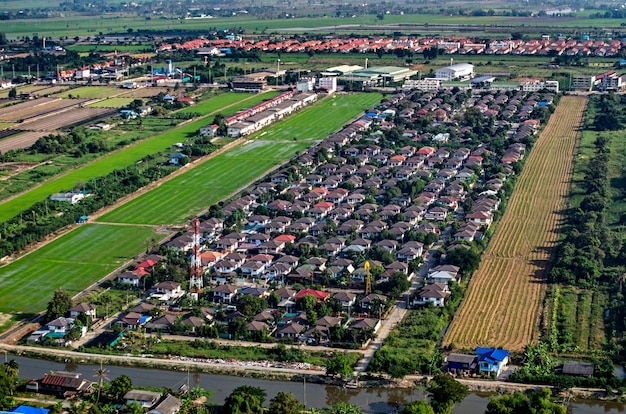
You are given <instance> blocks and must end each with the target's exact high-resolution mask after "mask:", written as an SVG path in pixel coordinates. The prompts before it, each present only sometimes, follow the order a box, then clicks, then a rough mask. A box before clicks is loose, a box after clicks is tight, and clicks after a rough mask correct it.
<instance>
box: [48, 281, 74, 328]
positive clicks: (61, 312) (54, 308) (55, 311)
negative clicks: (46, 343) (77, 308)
mask: <svg viewBox="0 0 626 414" xmlns="http://www.w3.org/2000/svg"><path fill="white" fill-rule="evenodd" d="M71 307H72V298H71V297H70V295H69V294H68V293H67V292H66V291H65V290H63V289H60V288H59V289H57V290H55V291H54V295H53V296H52V299H51V300H50V302H48V311H47V312H46V320H47V321H51V320H54V319H56V318H58V317H61V316H65V315H66V314H67V313H68V312H69V311H70V308H71Z"/></svg>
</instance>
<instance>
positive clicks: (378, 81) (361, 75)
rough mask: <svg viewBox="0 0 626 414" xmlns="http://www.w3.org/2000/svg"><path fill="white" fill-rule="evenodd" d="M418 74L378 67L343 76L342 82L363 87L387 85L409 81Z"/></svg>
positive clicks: (391, 67)
mask: <svg viewBox="0 0 626 414" xmlns="http://www.w3.org/2000/svg"><path fill="white" fill-rule="evenodd" d="M416 74H417V71H416V70H411V69H408V68H402V67H396V66H377V67H371V68H367V69H360V70H356V71H354V72H352V73H350V74H348V75H342V76H340V77H339V79H340V80H343V81H347V82H362V83H363V85H368V86H373V85H385V84H388V83H393V82H400V81H402V80H405V79H409V78H410V77H411V76H414V75H416Z"/></svg>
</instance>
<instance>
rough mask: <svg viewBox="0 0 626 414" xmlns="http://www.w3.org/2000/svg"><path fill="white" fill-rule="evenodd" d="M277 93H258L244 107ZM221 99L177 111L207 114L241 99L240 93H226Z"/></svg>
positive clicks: (210, 100) (230, 111)
mask: <svg viewBox="0 0 626 414" xmlns="http://www.w3.org/2000/svg"><path fill="white" fill-rule="evenodd" d="M276 95H278V92H276V91H268V92H264V93H262V94H260V95H257V96H256V97H255V98H254V99H252V100H250V101H248V102H247V105H246V107H248V106H252V105H254V104H256V103H258V102H261V101H263V100H265V99H270V98H272V97H274V96H276ZM221 96H222V99H221V100H220V101H219V102H215V99H214V98H212V99H207V100H206V101H203V102H200V103H198V104H197V105H193V106H190V107H188V108H185V109H181V110H180V111H178V112H179V113H183V114H186V113H199V114H201V115H208V114H210V113H213V112H215V111H217V110H219V109H220V108H222V107H224V106H228V105H232V104H234V103H236V102H239V101H240V100H241V99H242V94H241V93H227V94H224V95H221ZM244 96H250V95H244ZM240 109H242V108H240ZM228 112H229V113H234V112H232V110H231V109H229V111H228Z"/></svg>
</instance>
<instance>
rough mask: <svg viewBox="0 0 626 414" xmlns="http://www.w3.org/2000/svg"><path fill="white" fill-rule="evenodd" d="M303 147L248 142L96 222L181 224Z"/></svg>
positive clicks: (292, 144) (288, 143) (304, 145)
mask: <svg viewBox="0 0 626 414" xmlns="http://www.w3.org/2000/svg"><path fill="white" fill-rule="evenodd" d="M307 147H308V144H307V143H304V142H272V141H253V142H251V141H248V142H247V143H245V144H243V145H240V146H238V147H236V148H233V149H231V150H229V151H227V152H225V153H223V154H220V155H218V156H216V157H215V158H213V159H210V160H208V161H205V162H204V163H203V164H201V165H198V166H197V167H195V168H193V169H191V170H190V171H187V172H186V173H184V174H181V175H179V176H178V177H175V178H173V179H171V180H169V181H167V182H165V183H163V184H161V185H160V186H159V187H157V188H155V189H154V190H152V191H150V192H148V193H146V194H143V195H142V196H140V197H137V198H136V199H134V200H132V201H130V202H129V203H126V204H124V205H123V206H120V207H118V208H116V209H115V210H113V211H111V212H109V213H107V214H105V215H103V216H101V217H100V218H99V219H98V221H101V222H115V223H146V224H147V223H150V224H162V223H168V224H179V223H184V222H185V221H186V220H188V219H190V218H191V217H192V216H193V215H195V214H198V213H199V212H200V211H202V210H204V209H206V208H208V207H209V206H210V205H211V204H214V203H216V202H217V201H219V200H221V199H223V198H224V197H226V196H228V195H230V194H232V193H234V192H236V191H237V190H239V189H240V188H242V187H244V186H246V185H247V184H248V183H250V182H252V181H254V180H255V179H256V178H257V177H259V176H260V175H262V174H263V173H264V172H265V171H268V170H269V169H270V168H272V167H274V166H275V165H278V164H279V163H280V162H282V161H285V160H287V159H289V158H290V157H292V156H294V155H295V153H296V152H297V151H300V150H303V149H305V148H307Z"/></svg>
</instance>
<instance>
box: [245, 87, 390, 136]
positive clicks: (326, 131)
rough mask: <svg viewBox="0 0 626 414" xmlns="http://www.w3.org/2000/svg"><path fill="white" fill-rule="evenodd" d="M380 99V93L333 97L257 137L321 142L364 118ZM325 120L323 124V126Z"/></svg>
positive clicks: (335, 95) (337, 95)
mask: <svg viewBox="0 0 626 414" xmlns="http://www.w3.org/2000/svg"><path fill="white" fill-rule="evenodd" d="M381 99H382V95H381V94H379V93H355V94H353V93H349V94H334V95H331V96H329V97H327V98H325V99H323V100H322V101H321V102H319V103H317V104H314V105H313V106H311V107H309V108H305V109H303V110H302V111H301V112H298V113H297V114H295V115H293V116H291V117H289V118H288V119H286V120H285V121H283V122H280V123H278V124H276V125H274V126H272V127H270V128H267V129H266V130H265V131H262V132H259V133H258V134H256V135H255V136H256V137H259V138H263V139H269V140H274V139H278V140H290V139H297V140H298V141H300V140H305V141H312V140H319V139H322V138H324V137H326V136H328V135H330V134H332V133H333V132H335V131H337V130H338V129H339V128H341V127H342V126H343V125H344V124H345V123H346V122H348V121H349V120H350V119H352V118H354V117H356V116H359V115H363V114H364V113H365V112H366V111H367V110H368V109H371V108H372V107H373V106H374V105H377V104H378V103H380V100H381ZM322 119H323V120H324V122H320V120H322Z"/></svg>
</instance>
